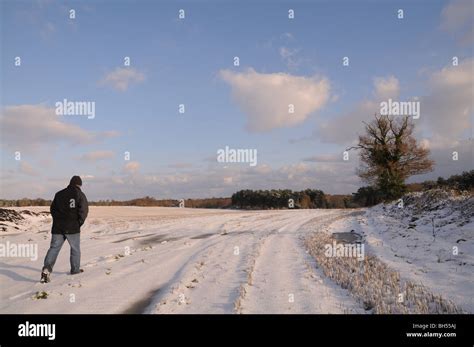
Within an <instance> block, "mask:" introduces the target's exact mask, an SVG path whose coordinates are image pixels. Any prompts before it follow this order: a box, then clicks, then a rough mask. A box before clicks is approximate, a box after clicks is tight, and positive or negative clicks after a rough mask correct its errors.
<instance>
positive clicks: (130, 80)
mask: <svg viewBox="0 0 474 347" xmlns="http://www.w3.org/2000/svg"><path fill="white" fill-rule="evenodd" d="M144 80H145V74H144V73H142V72H140V71H138V70H136V69H134V68H122V67H118V68H116V69H115V70H114V71H112V72H109V73H108V74H107V75H106V76H105V77H104V78H103V79H102V80H100V82H99V83H100V84H101V85H108V86H111V87H112V88H114V89H115V90H118V91H121V92H124V91H126V90H127V89H128V87H129V86H130V85H131V84H134V83H135V84H136V83H140V82H143V81H144Z"/></svg>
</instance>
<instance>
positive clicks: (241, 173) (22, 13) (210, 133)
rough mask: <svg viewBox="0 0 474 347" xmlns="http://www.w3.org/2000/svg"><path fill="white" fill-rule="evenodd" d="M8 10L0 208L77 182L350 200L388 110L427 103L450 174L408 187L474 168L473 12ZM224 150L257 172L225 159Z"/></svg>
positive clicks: (155, 4)
mask: <svg viewBox="0 0 474 347" xmlns="http://www.w3.org/2000/svg"><path fill="white" fill-rule="evenodd" d="M0 4H1V7H0V9H1V15H0V16H1V33H0V36H1V57H2V59H1V65H0V68H1V70H0V73H1V85H0V87H1V90H0V112H1V113H0V131H1V133H0V134H1V138H0V145H1V149H0V155H1V161H0V164H1V167H0V177H1V182H0V198H7V199H16V198H22V197H29V198H37V197H41V198H46V199H50V198H52V196H53V195H54V193H55V192H56V191H58V190H60V189H62V188H63V187H64V186H66V185H67V183H68V182H69V179H70V177H71V176H72V175H76V174H77V175H80V176H81V177H82V178H83V181H84V184H83V190H84V192H85V193H86V195H87V196H88V197H89V199H92V200H99V199H131V198H135V197H142V196H146V195H148V196H153V197H155V198H158V199H161V198H163V199H164V198H204V197H225V196H230V195H231V194H232V193H234V192H236V191H238V190H240V189H285V188H288V189H293V190H302V189H306V188H313V189H322V190H323V191H324V192H326V193H330V194H350V193H351V192H355V191H356V190H357V189H358V188H359V187H361V186H363V185H365V183H364V182H362V181H361V180H360V178H359V177H358V176H357V174H356V168H357V167H358V165H359V160H358V156H357V153H356V152H350V153H349V158H348V160H343V152H344V151H345V149H346V148H347V147H350V146H351V145H353V144H355V143H356V141H357V138H358V135H359V134H361V133H362V132H363V122H368V121H370V120H371V119H373V116H374V114H375V113H379V111H380V102H382V101H386V100H388V99H393V100H395V101H417V102H419V104H420V110H421V112H420V118H419V119H413V122H414V124H415V135H416V138H417V140H418V142H419V143H420V145H423V146H426V147H428V148H429V149H430V151H431V158H432V159H434V160H435V162H436V165H435V167H434V170H433V171H432V172H430V173H428V174H424V175H419V176H414V177H412V178H410V181H413V182H414V181H422V180H424V179H433V178H437V177H438V176H444V177H448V176H449V175H452V174H457V173H461V172H462V171H464V170H470V169H472V168H473V167H474V165H473V164H474V159H473V143H472V141H473V140H472V139H473V130H472V129H473V128H472V122H473V119H474V116H473V100H474V90H473V89H474V88H473V86H474V80H473V78H474V58H473V47H474V29H473V23H474V18H473V17H474V2H472V1H470V0H453V1H438V0H410V1H394V0H386V1H372V0H370V1H369V0H366V1H267V0H260V1H213V0H212V1H199V0H198V1H189V2H182V1H180V2H177V1H128V0H119V1H54V0H42V1H22V0H20V1H12V0H2V1H0ZM181 10H182V11H181ZM291 10H292V11H291ZM400 10H402V11H403V16H400V13H401V12H400ZM72 13H74V15H73V16H72V15H71V14H72ZM183 14H184V18H183ZM290 14H294V15H293V18H289V17H291V15H290ZM180 17H181V18H180ZM126 57H128V58H129V62H130V64H125V63H126ZM344 57H347V58H348V64H343V62H344ZM236 58H238V59H236ZM236 60H238V64H237V65H236V64H235V62H236ZM64 99H67V100H68V101H71V102H87V103H90V104H89V105H92V103H93V104H94V107H95V114H94V116H92V114H80V113H81V112H73V113H74V114H64V113H60V112H59V113H58V110H57V107H56V106H57V103H58V102H62V101H63V100H64ZM290 105H292V111H291V112H290ZM183 108H184V112H180V111H183ZM226 147H228V148H230V149H236V150H237V149H241V150H249V151H256V153H257V159H258V160H257V165H254V166H252V165H250V164H249V163H248V162H238V163H235V162H218V161H217V153H218V151H219V150H222V149H225V148H226ZM453 152H456V153H457V154H458V156H457V160H453Z"/></svg>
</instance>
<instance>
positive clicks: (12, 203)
mask: <svg viewBox="0 0 474 347" xmlns="http://www.w3.org/2000/svg"><path fill="white" fill-rule="evenodd" d="M180 203H183V204H184V207H193V208H226V207H230V205H231V200H230V198H209V199H185V200H176V199H163V200H157V199H155V198H152V197H149V196H146V197H144V198H138V199H132V200H125V201H118V200H99V201H89V205H90V206H161V207H179V206H180ZM50 205H51V200H45V199H26V198H24V199H19V200H4V199H0V206H3V207H22V206H50Z"/></svg>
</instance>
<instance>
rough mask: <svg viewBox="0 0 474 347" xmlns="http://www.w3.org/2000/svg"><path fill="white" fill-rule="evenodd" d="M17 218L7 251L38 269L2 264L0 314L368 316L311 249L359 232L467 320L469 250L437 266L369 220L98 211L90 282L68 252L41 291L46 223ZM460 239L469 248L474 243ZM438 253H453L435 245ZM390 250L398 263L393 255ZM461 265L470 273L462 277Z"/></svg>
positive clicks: (87, 258) (89, 253)
mask: <svg viewBox="0 0 474 347" xmlns="http://www.w3.org/2000/svg"><path fill="white" fill-rule="evenodd" d="M376 208H379V207H376ZM14 210H16V211H22V210H25V208H15V209H14ZM27 210H29V211H33V212H36V213H38V212H40V211H47V210H48V208H44V207H29V208H27ZM21 215H22V216H24V217H25V218H26V219H24V220H22V221H16V222H10V223H4V224H5V225H7V226H6V227H5V231H2V232H0V243H2V244H5V243H7V242H9V243H10V244H14V245H19V244H32V245H38V258H37V259H36V260H31V259H30V258H27V257H2V258H0V289H1V291H0V313H370V311H369V310H364V305H363V303H361V302H360V300H358V299H357V298H356V297H355V296H354V295H352V293H351V292H350V291H349V290H348V289H343V288H342V287H341V286H339V285H338V284H337V283H336V282H334V281H333V280H331V279H329V278H328V277H326V276H325V275H324V273H323V270H322V269H321V267H320V266H319V265H318V264H317V263H316V261H315V260H314V258H313V257H312V256H311V255H310V254H309V252H308V250H307V249H306V246H305V240H306V239H307V238H308V237H309V236H310V235H314V233H322V232H326V233H327V232H328V231H331V232H335V231H343V232H350V230H351V229H354V228H357V231H359V232H361V233H362V234H364V237H365V238H366V240H367V243H368V248H369V249H370V252H373V253H375V254H376V255H377V256H378V257H380V259H381V260H382V261H384V262H386V263H387V264H388V265H389V266H390V267H392V268H395V269H397V270H399V271H400V272H401V274H402V276H407V277H410V278H412V277H411V276H415V277H414V278H415V279H416V281H418V282H420V281H422V282H423V283H424V284H425V285H426V286H428V287H429V288H430V289H431V290H432V291H433V292H435V293H441V294H444V293H447V294H448V295H449V297H450V298H451V299H453V300H454V301H455V302H456V303H458V304H462V305H463V308H467V309H469V310H471V311H472V306H471V304H472V299H471V296H472V292H473V290H472V289H473V277H474V276H473V266H472V249H471V251H469V252H468V250H464V253H463V256H462V258H456V262H447V263H443V265H442V266H441V267H440V266H436V264H438V263H436V261H437V258H436V255H435V254H431V255H430V254H428V253H427V254H426V255H425V256H423V257H422V256H421V255H417V254H416V253H414V252H413V251H411V250H409V248H406V246H403V244H402V242H403V241H401V240H405V239H406V238H403V237H396V236H393V235H391V234H387V233H382V234H381V231H383V230H384V229H383V228H384V226H383V225H382V224H381V222H380V221H379V220H377V218H382V217H380V214H379V213H376V210H374V209H369V210H368V211H367V212H364V211H362V212H359V213H357V214H356V215H354V211H352V210H279V211H235V210H210V209H184V208H183V209H180V208H160V207H91V210H90V215H89V218H88V220H87V222H86V224H85V227H83V229H82V233H81V238H82V240H81V245H82V267H83V268H84V270H85V272H84V273H82V274H80V275H75V276H71V275H69V274H68V272H69V246H68V245H67V244H65V245H64V246H63V249H62V251H61V254H60V256H59V258H58V262H57V263H56V266H55V268H54V272H53V275H52V282H51V283H48V284H40V283H38V281H39V277H40V269H41V267H42V261H43V258H44V255H45V253H46V251H47V248H48V245H49V242H50V228H51V220H50V218H49V217H48V216H47V214H39V215H36V214H32V215H27V214H25V213H24V212H22V213H21ZM387 218H388V217H387ZM390 218H391V217H390ZM384 222H385V221H384ZM399 222H401V220H399ZM390 223H391V224H390V225H391V226H395V224H394V222H393V221H392V220H391V222H390ZM466 225H467V227H469V225H468V224H466ZM471 226H472V224H471ZM467 227H466V228H467ZM397 230H398V229H397ZM466 230H467V229H466ZM471 230H472V228H471ZM453 237H454V236H453ZM456 237H457V236H456ZM462 237H463V238H464V239H468V240H466V241H465V242H464V241H462V242H463V244H464V245H471V247H472V232H471V233H468V232H466V233H464V234H463V236H462ZM395 238H396V240H397V241H396V242H395V241H393V240H394V239H395ZM423 240H424V239H423ZM438 240H439V241H438ZM392 241H393V242H392ZM436 242H448V244H449V246H450V245H451V243H452V242H453V241H452V240H451V239H449V240H444V239H442V238H441V237H438V239H437V241H436ZM423 244H424V243H423ZM394 245H396V246H397V254H398V255H402V256H403V257H398V256H395V255H394V254H393V253H390V252H391V251H390V252H389V251H387V249H390V246H391V247H392V248H393V247H394ZM436 246H438V245H437V244H436ZM420 247H421V246H420ZM426 247H427V246H426ZM426 247H425V248H426ZM443 247H444V246H443ZM446 247H447V246H446ZM463 247H464V246H463ZM425 248H423V249H425ZM407 259H411V260H412V263H411V264H409V263H407V261H406V260H407ZM424 262H427V263H426V264H425V263H424ZM457 262H461V263H466V265H459V267H456V266H455V264H457ZM438 265H439V264H438ZM455 267H456V268H457V269H458V270H456V271H457V272H456V271H455V270H454V268H455ZM43 291H44V292H45V293H46V294H44V293H42V292H43ZM38 294H40V296H41V294H42V295H43V296H47V298H46V299H41V298H38Z"/></svg>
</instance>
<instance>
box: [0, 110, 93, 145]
mask: <svg viewBox="0 0 474 347" xmlns="http://www.w3.org/2000/svg"><path fill="white" fill-rule="evenodd" d="M0 129H1V130H2V136H1V142H2V144H3V145H4V146H6V147H9V148H12V149H16V150H22V149H37V148H38V147H41V146H43V145H49V144H53V143H58V142H65V143H70V144H86V143H91V142H94V141H95V140H96V139H97V135H96V134H94V133H92V132H89V131H87V130H84V129H82V128H81V127H79V126H77V125H74V124H68V123H65V122H64V121H63V116H58V115H56V113H55V109H54V108H50V107H47V106H45V105H43V104H39V105H18V106H7V107H5V108H4V109H2V111H1V114H0Z"/></svg>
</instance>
